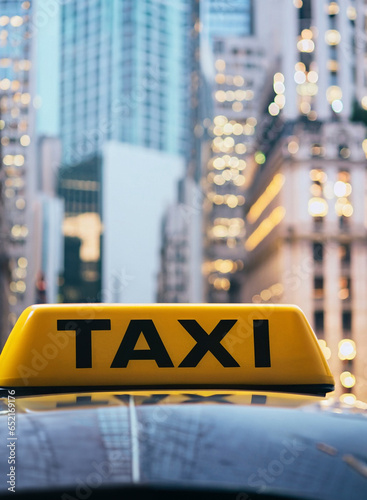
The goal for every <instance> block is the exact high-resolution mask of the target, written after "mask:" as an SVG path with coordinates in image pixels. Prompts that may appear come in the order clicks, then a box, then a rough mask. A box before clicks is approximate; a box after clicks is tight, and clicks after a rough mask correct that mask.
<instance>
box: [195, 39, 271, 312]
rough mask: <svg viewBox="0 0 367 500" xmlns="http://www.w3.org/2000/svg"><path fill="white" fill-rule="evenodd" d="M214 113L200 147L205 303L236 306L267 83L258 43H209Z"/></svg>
mask: <svg viewBox="0 0 367 500" xmlns="http://www.w3.org/2000/svg"><path fill="white" fill-rule="evenodd" d="M212 54H213V56H214V68H215V72H214V75H213V77H214V82H213V83H210V82H208V79H209V78H211V75H210V74H209V75H207V76H206V79H207V86H208V88H210V89H211V97H212V107H211V109H210V108H209V110H210V115H209V116H208V115H207V116H206V117H205V123H206V124H207V127H206V141H205V142H203V154H202V164H203V174H204V177H203V180H202V186H203V189H204V193H205V201H204V231H205V234H204V264H203V272H204V283H205V284H204V290H205V292H204V293H205V298H206V300H207V301H208V302H236V301H239V292H240V280H239V279H238V278H239V277H240V276H241V271H242V269H243V258H244V254H245V250H244V238H245V224H244V220H243V210H244V204H245V190H246V185H247V184H248V175H247V158H248V156H249V155H251V153H253V148H254V137H255V130H256V126H257V122H258V120H259V115H260V108H259V106H258V102H259V100H260V93H261V90H262V85H263V81H264V77H265V69H264V68H265V65H264V62H265V49H264V47H263V45H262V43H261V42H260V41H259V40H258V38H257V37H253V36H248V37H243V38H232V37H226V38H213V49H212Z"/></svg>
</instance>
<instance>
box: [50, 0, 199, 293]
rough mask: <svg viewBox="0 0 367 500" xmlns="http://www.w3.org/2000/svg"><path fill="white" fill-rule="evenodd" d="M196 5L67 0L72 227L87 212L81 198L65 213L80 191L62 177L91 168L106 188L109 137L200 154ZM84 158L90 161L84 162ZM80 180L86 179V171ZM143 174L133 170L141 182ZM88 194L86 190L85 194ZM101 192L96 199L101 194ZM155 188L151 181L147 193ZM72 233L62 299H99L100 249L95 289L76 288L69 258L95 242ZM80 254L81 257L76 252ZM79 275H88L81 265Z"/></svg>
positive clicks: (65, 75) (64, 106) (65, 100)
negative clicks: (196, 138) (195, 135)
mask: <svg viewBox="0 0 367 500" xmlns="http://www.w3.org/2000/svg"><path fill="white" fill-rule="evenodd" d="M195 8H198V7H197V2H196V1H191V0H190V1H188V0H178V1H175V2H167V1H166V0H154V1H151V0H142V1H139V2H136V1H133V0H102V1H99V2H95V1H91V2H84V1H83V2H80V1H77V0H71V1H68V2H65V3H63V5H62V10H61V16H62V18H61V113H60V119H61V128H60V130H61V132H60V133H61V140H62V146H63V157H62V172H61V175H60V179H61V184H60V193H61V194H62V196H64V199H65V203H66V212H65V217H66V219H65V224H64V228H65V231H66V230H68V229H67V228H70V227H71V226H73V227H74V222H75V217H78V216H79V215H80V216H84V210H85V206H84V205H83V203H81V204H77V203H75V204H74V205H73V210H72V211H71V212H70V211H69V210H68V208H67V207H68V206H69V202H68V200H71V199H72V198H73V196H76V195H77V193H76V192H74V191H72V190H70V191H68V188H67V187H66V185H67V183H66V184H65V182H66V180H67V179H69V180H71V179H73V180H75V178H74V175H77V174H76V173H75V174H74V173H73V169H74V172H77V171H80V172H81V171H83V172H84V171H85V175H89V174H90V175H91V178H90V179H89V181H91V182H92V183H97V184H93V186H94V185H96V186H97V187H98V189H99V190H100V189H101V185H100V179H101V175H102V173H103V170H104V165H103V164H101V161H103V155H102V150H103V147H104V145H105V144H106V143H107V141H117V142H120V143H125V144H131V145H133V146H139V147H141V148H147V149H148V151H149V150H155V151H162V152H165V153H168V154H171V155H180V156H181V157H182V158H184V161H185V163H186V164H187V169H188V170H190V169H191V167H190V165H191V164H192V157H193V154H194V153H193V143H192V135H191V133H190V129H191V126H192V122H193V118H192V115H193V111H192V110H193V105H197V104H195V103H193V102H192V93H191V84H192V79H193V78H194V75H193V73H192V71H190V68H191V67H192V64H193V62H192V60H193V58H194V57H195V53H194V47H193V44H192V37H191V36H190V35H191V32H192V31H193V30H194V26H195V16H194V15H193V11H194V9H195ZM193 83H194V84H195V82H193ZM134 151H135V150H134ZM118 162H119V164H120V166H121V168H124V167H125V166H126V165H125V163H124V161H123V159H122V158H120V159H118ZM92 164H93V165H92ZM86 165H89V167H87V168H86V169H85V166H86ZM94 174H96V176H97V178H95V179H94V178H92V177H93V176H94ZM78 175H79V174H78ZM82 177H83V179H84V174H83V175H82ZM138 177H139V173H138V171H136V174H134V178H135V180H137V179H138ZM83 179H80V180H83ZM84 180H86V179H84ZM70 185H71V184H70ZM114 188H115V189H116V191H117V193H118V190H119V186H118V185H117V184H115V186H114ZM79 194H81V193H79ZM84 195H85V196H87V191H85V192H84ZM95 195H96V196H98V197H99V196H100V191H98V192H97V193H95ZM150 195H151V193H150V191H149V188H148V191H147V192H146V193H145V195H143V197H144V198H147V197H148V196H150ZM91 196H94V194H93V193H92V194H91ZM108 201H109V200H104V202H106V203H108ZM120 201H121V199H120ZM98 203H99V204H98V206H97V207H95V208H96V210H97V212H93V213H94V217H97V216H98V220H99V224H97V225H96V226H95V227H98V228H99V230H100V234H99V239H101V238H102V224H101V217H102V213H101V212H100V209H101V204H100V202H98ZM126 209H128V207H126ZM136 210H139V207H136ZM69 217H71V218H72V221H69V220H68V218H69ZM78 220H79V219H78ZM81 227H84V225H82V226H81ZM103 231H104V233H105V235H107V233H108V232H109V231H111V232H114V231H116V228H115V227H109V226H108V224H103ZM71 232H72V234H73V235H74V236H71V233H70V231H69V233H68V234H66V233H64V234H65V236H67V238H66V239H65V243H66V245H71V246H70V247H69V246H65V275H64V277H63V279H64V285H63V290H64V292H63V294H64V300H69V299H67V296H68V294H67V292H66V291H67V290H70V291H71V290H72V295H75V294H76V295H77V297H78V300H82V301H83V300H88V299H89V300H91V299H92V298H93V297H94V300H97V299H98V297H100V296H101V294H100V291H101V290H100V287H101V281H100V280H101V276H100V273H101V267H100V266H101V260H100V259H101V251H100V250H101V249H99V252H98V261H96V262H95V266H96V268H95V269H94V270H93V273H91V272H89V271H88V277H89V278H88V279H89V280H92V281H90V282H89V285H91V286H90V287H88V286H87V283H86V282H85V283H84V282H83V283H84V284H82V283H81V282H80V286H79V285H78V284H77V283H76V282H75V280H76V279H77V278H76V276H79V277H80V276H81V271H79V272H78V273H76V269H74V271H73V272H71V273H69V271H68V269H70V267H69V266H70V264H71V262H72V263H73V265H74V266H75V265H77V266H78V268H79V269H81V268H80V265H82V267H83V266H84V264H82V262H84V258H83V256H82V253H81V252H82V248H85V247H86V245H88V244H89V243H88V242H89V239H87V240H85V238H84V239H83V238H81V237H80V235H79V236H78V235H77V234H76V232H75V231H74V230H73V231H71ZM70 238H72V239H70ZM72 242H73V243H72ZM78 245H79V247H78ZM78 248H79V249H78ZM70 252H72V254H70ZM78 252H79V259H75V255H77V254H78ZM71 255H73V257H71ZM83 255H84V254H83ZM69 256H70V257H69ZM94 256H96V254H94ZM78 260H79V263H78V262H77V261H78ZM157 260H158V255H157ZM88 266H89V264H88V265H86V267H88ZM88 269H89V268H88ZM102 272H103V270H102ZM82 274H83V275H84V276H86V275H85V273H84V271H83V272H82ZM93 276H94V279H95V281H93ZM78 279H79V278H78ZM69 280H71V281H69ZM84 286H87V288H88V294H86V293H85V288H83V287H84ZM78 287H79V292H77V288H78ZM74 300H75V299H74Z"/></svg>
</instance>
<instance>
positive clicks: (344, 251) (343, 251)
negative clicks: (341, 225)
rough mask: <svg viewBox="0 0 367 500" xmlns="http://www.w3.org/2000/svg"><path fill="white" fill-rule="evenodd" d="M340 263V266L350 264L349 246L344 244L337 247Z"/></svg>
mask: <svg viewBox="0 0 367 500" xmlns="http://www.w3.org/2000/svg"><path fill="white" fill-rule="evenodd" d="M339 255H340V261H341V263H342V264H350V244H349V243H345V244H342V245H340V247H339Z"/></svg>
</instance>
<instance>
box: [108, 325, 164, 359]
mask: <svg viewBox="0 0 367 500" xmlns="http://www.w3.org/2000/svg"><path fill="white" fill-rule="evenodd" d="M141 334H143V335H144V337H145V340H146V341H147V343H148V345H149V347H150V349H137V350H135V346H136V343H137V341H138V339H139V337H140V335H141ZM131 359H154V360H155V362H156V363H157V365H158V366H159V368H171V367H173V363H172V361H171V358H170V357H169V354H168V352H167V350H166V348H165V347H164V344H163V342H162V340H161V338H160V336H159V333H158V331H157V329H156V327H155V325H154V323H153V321H152V320H151V319H132V320H131V321H130V323H129V326H128V327H127V330H126V333H125V336H124V338H123V339H122V341H121V344H120V347H119V348H118V350H117V353H116V356H115V358H114V360H113V361H112V365H111V368H126V367H127V365H128V363H129V361H130V360H131Z"/></svg>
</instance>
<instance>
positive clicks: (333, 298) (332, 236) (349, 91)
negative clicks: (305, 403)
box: [241, 0, 367, 402]
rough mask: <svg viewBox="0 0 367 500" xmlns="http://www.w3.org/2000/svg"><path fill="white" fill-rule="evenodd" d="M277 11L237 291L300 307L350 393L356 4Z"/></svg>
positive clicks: (355, 284) (357, 175) (355, 345)
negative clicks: (276, 47)
mask: <svg viewBox="0 0 367 500" xmlns="http://www.w3.org/2000/svg"><path fill="white" fill-rule="evenodd" d="M282 13H283V14H282V15H283V21H282V23H281V25H280V29H281V33H282V35H281V40H282V50H281V53H280V54H279V57H278V59H277V64H276V67H275V68H274V69H273V70H272V73H271V74H270V75H269V77H268V78H267V82H268V83H267V85H265V86H264V90H263V93H262V96H263V99H262V109H263V114H262V116H261V126H260V127H258V129H257V134H256V152H255V153H254V154H253V155H252V157H251V158H249V159H248V172H249V174H250V177H251V183H250V184H249V186H248V189H247V192H246V204H245V225H246V238H245V242H244V247H245V251H246V256H245V267H244V274H243V283H242V291H241V299H242V300H243V301H244V302H256V303H261V302H263V303H272V302H275V303H295V304H297V305H299V306H300V307H301V308H302V309H303V310H304V311H305V313H306V316H307V317H308V318H309V320H310V322H311V324H312V326H313V327H314V329H315V331H316V333H317V335H318V337H319V339H320V344H321V346H322V348H323V350H324V353H325V355H326V357H327V359H328V362H329V364H330V366H331V369H332V371H333V373H334V374H335V376H336V383H337V394H338V395H340V397H341V400H342V401H345V402H353V401H355V400H356V399H365V398H366V397H367V364H366V362H365V360H366V355H367V342H366V339H365V332H364V325H365V324H366V320H367V317H366V308H365V303H366V298H367V296H366V293H367V220H366V186H367V179H366V154H365V152H366V150H367V146H366V142H365V137H366V130H365V125H366V122H365V118H364V117H365V115H364V113H363V110H364V108H365V107H366V100H367V98H366V95H367V92H366V75H365V67H364V59H365V54H366V43H365V40H364V38H363V41H362V38H361V26H364V25H365V6H364V2H354V3H353V4H348V5H347V3H342V2H340V3H337V2H326V4H324V3H323V2H316V1H311V0H304V1H303V2H298V1H295V2H293V4H291V3H290V2H289V3H287V4H286V3H284V2H283V4H282ZM264 16H265V13H264ZM264 19H265V22H264V26H266V17H265V18H264ZM268 22H269V23H270V19H268Z"/></svg>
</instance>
